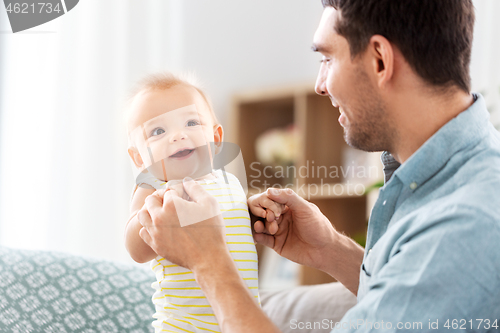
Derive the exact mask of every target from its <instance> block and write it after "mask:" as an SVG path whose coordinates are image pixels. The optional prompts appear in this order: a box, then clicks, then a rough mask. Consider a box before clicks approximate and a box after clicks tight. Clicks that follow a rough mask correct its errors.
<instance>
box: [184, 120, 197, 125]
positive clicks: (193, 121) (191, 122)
mask: <svg viewBox="0 0 500 333" xmlns="http://www.w3.org/2000/svg"><path fill="white" fill-rule="evenodd" d="M199 124H200V122H199V121H198V120H190V121H188V122H187V124H186V126H197V125H199Z"/></svg>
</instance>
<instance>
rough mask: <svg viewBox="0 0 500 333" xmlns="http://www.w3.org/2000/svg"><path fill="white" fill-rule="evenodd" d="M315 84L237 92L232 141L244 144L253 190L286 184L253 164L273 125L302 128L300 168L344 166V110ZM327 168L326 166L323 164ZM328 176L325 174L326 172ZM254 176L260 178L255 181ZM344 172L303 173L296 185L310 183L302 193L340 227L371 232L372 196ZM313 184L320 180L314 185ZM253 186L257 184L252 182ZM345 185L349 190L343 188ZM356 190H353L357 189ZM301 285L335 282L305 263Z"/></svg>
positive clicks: (346, 231)
mask: <svg viewBox="0 0 500 333" xmlns="http://www.w3.org/2000/svg"><path fill="white" fill-rule="evenodd" d="M311 87H312V85H307V86H294V87H288V88H280V89H265V90H260V91H251V92H245V93H240V94H237V95H236V96H235V97H234V100H233V103H234V104H233V115H232V116H233V119H232V133H233V135H232V137H231V138H230V141H231V142H234V143H236V144H238V145H239V146H240V148H241V151H242V155H243V160H244V165H245V170H246V173H247V181H248V185H249V195H252V194H255V193H258V192H259V191H261V190H265V188H263V187H262V186H260V187H259V188H258V189H256V188H255V184H262V183H263V182H264V180H267V182H268V183H271V184H280V182H281V181H282V180H281V179H279V178H277V177H271V178H269V179H266V178H265V177H264V176H263V174H261V175H260V177H258V174H259V172H258V171H255V170H259V171H261V173H262V169H263V167H264V166H259V165H255V164H254V165H253V166H252V168H251V164H252V163H253V162H256V161H257V158H256V151H255V141H256V139H257V138H258V137H259V135H260V134H262V133H264V132H265V131H267V130H269V129H272V128H283V127H286V126H287V125H290V124H294V125H295V126H296V129H297V131H298V133H299V137H300V144H299V147H298V149H299V152H298V159H297V161H296V163H295V167H297V168H300V167H301V166H309V168H317V167H320V166H324V167H327V168H330V167H332V166H334V167H335V166H336V167H338V168H339V169H340V168H341V167H342V166H343V163H345V161H343V157H344V150H345V149H347V148H348V146H347V144H346V143H345V141H344V138H343V129H342V127H341V126H340V124H339V123H338V120H337V118H338V117H339V115H340V113H339V111H338V109H336V108H334V107H333V106H332V104H331V101H330V99H329V98H327V97H323V96H319V95H317V94H316V93H315V92H314V90H313V89H312V88H311ZM323 170H324V169H323ZM322 175H324V173H322ZM252 181H254V182H253V183H252ZM344 181H345V179H344V178H342V173H340V175H339V177H334V178H331V177H327V179H325V177H318V175H317V174H315V175H314V176H312V172H310V173H309V176H308V177H304V178H301V177H298V179H296V180H295V182H294V184H295V186H294V187H297V186H298V187H299V188H301V187H302V188H307V187H308V186H309V191H305V192H304V191H302V193H300V195H301V196H303V197H304V198H306V199H308V200H309V201H311V202H312V203H314V204H316V205H317V206H318V207H319V208H320V209H321V211H322V212H323V214H325V215H326V216H327V217H328V219H329V220H330V221H331V222H332V224H333V225H334V227H335V228H336V229H337V230H338V231H340V232H342V233H344V234H346V235H349V236H353V235H355V234H359V233H365V232H366V227H367V199H366V196H364V195H360V194H359V193H358V194H355V193H354V194H353V193H346V191H347V188H346V186H345V185H344V184H343V183H344ZM313 184H315V185H317V186H314V185H313ZM252 185H253V186H252ZM335 185H337V187H336V189H337V190H339V189H340V190H341V192H342V193H339V191H337V192H336V193H332V192H329V193H325V191H323V192H321V191H320V193H312V192H311V191H310V187H314V189H316V190H319V189H321V188H326V187H328V188H330V189H331V188H332V187H334V186H335ZM343 187H344V191H342V188H343ZM351 192H352V191H351ZM299 280H300V284H318V283H326V282H331V281H334V279H333V278H332V277H330V276H329V275H327V274H326V273H323V272H320V271H317V270H315V269H312V268H310V267H305V266H302V267H301V271H300V277H299Z"/></svg>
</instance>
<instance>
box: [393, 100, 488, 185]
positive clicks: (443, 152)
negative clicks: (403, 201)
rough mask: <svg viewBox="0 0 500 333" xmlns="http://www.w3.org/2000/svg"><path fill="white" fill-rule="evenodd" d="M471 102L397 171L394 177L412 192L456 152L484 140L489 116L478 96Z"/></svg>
mask: <svg viewBox="0 0 500 333" xmlns="http://www.w3.org/2000/svg"><path fill="white" fill-rule="evenodd" d="M474 100H475V102H474V103H473V104H472V105H471V106H470V107H469V108H468V109H467V110H465V111H463V112H462V113H460V114H459V115H458V116H456V117H455V118H453V119H452V120H450V121H449V122H448V123H446V124H445V125H444V126H443V127H441V128H440V129H439V130H438V131H437V132H436V133H434V135H433V136H431V137H430V139H428V140H427V141H426V142H425V143H424V144H423V145H422V146H421V147H420V148H419V149H418V150H417V151H416V152H415V153H413V155H412V156H410V158H409V159H408V160H407V161H406V162H405V163H403V164H402V165H401V166H400V167H399V168H397V170H396V171H394V176H397V177H398V178H399V179H400V180H401V182H402V183H403V184H405V185H409V186H410V188H411V189H412V190H415V189H416V188H417V187H418V186H420V185H422V184H423V183H425V182H426V181H427V180H428V179H430V178H431V177H432V176H433V175H435V174H436V173H437V172H438V171H439V170H440V169H441V168H442V167H443V166H444V165H445V164H446V163H447V162H448V161H449V160H450V159H451V157H452V156H453V155H455V154H456V153H457V152H458V151H460V150H462V149H464V148H465V147H467V146H469V145H473V144H475V143H477V142H478V141H480V140H481V139H482V138H483V137H484V136H486V135H487V133H488V131H487V129H486V128H487V126H488V123H489V113H488V110H487V109H486V105H485V102H484V98H483V97H482V96H481V95H480V94H477V95H474ZM391 157H392V156H391Z"/></svg>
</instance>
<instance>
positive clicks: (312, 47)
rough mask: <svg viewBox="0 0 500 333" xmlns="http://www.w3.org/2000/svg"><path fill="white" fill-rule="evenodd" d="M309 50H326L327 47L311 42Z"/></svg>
mask: <svg viewBox="0 0 500 333" xmlns="http://www.w3.org/2000/svg"><path fill="white" fill-rule="evenodd" d="M311 50H312V51H313V52H321V53H323V52H326V51H327V49H326V48H325V47H324V46H323V45H320V44H316V43H313V45H312V46H311Z"/></svg>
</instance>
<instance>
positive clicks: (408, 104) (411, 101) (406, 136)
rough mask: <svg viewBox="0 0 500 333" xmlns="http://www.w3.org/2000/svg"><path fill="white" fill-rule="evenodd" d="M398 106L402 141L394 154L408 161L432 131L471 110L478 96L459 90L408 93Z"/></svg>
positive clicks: (400, 159)
mask: <svg viewBox="0 0 500 333" xmlns="http://www.w3.org/2000/svg"><path fill="white" fill-rule="evenodd" d="M401 100H402V101H404V103H402V104H400V105H399V106H396V107H397V111H396V116H395V117H396V119H397V121H396V123H397V130H398V136H397V137H398V142H395V143H394V146H393V149H392V151H391V154H392V155H393V156H394V158H395V159H396V160H397V161H398V162H400V163H401V164H402V163H404V162H405V161H406V160H408V159H409V158H410V156H411V155H413V154H414V153H415V152H416V151H417V150H418V149H419V148H420V147H421V146H422V145H423V144H424V143H425V142H426V141H427V140H428V139H429V138H430V137H431V136H432V135H434V134H435V133H436V132H437V131H438V130H439V129H440V128H441V127H443V126H444V125H445V124H446V123H448V122H449V121H450V120H452V119H453V118H455V117H456V116H458V115H459V114H460V113H461V112H463V111H465V110H467V109H468V108H469V107H470V106H471V105H472V104H473V103H474V99H473V96H472V95H471V94H468V93H466V92H464V91H456V92H454V93H451V94H447V95H440V96H426V97H422V96H406V97H405V98H404V99H401Z"/></svg>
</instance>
